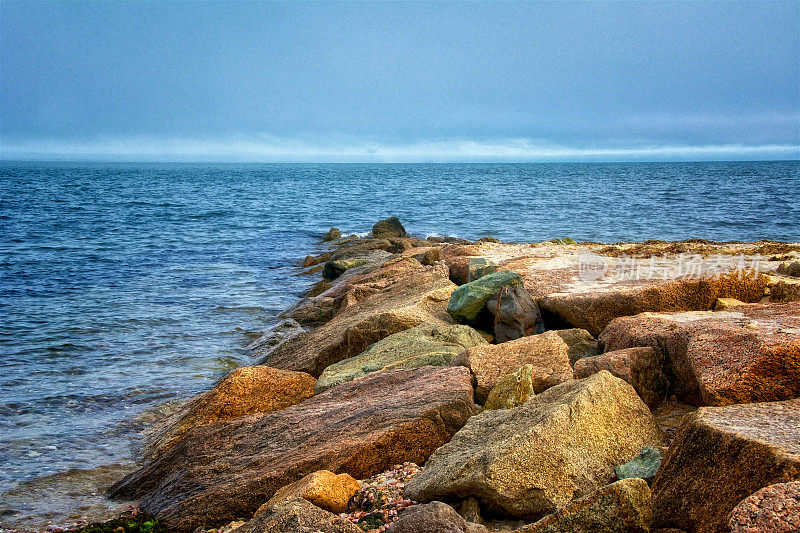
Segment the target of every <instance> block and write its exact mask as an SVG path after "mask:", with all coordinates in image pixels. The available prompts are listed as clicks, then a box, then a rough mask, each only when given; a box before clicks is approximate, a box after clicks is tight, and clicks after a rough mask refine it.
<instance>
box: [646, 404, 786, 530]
mask: <svg viewBox="0 0 800 533" xmlns="http://www.w3.org/2000/svg"><path fill="white" fill-rule="evenodd" d="M797 480H800V399H794V400H787V401H783V402H764V403H753V404H743V405H729V406H725V407H701V408H700V409H698V410H697V411H696V412H695V413H693V414H691V415H688V416H687V417H686V419H685V422H684V425H683V426H682V428H681V429H680V431H679V432H678V435H677V437H676V439H675V441H674V442H673V443H672V445H671V446H670V448H669V451H668V452H667V454H666V456H665V457H664V460H663V461H662V463H661V468H660V470H659V471H658V474H657V475H656V478H655V480H654V481H653V486H652V490H653V498H654V503H653V527H655V528H667V527H672V528H680V529H684V530H687V531H693V532H698V533H704V532H717V531H725V530H726V529H727V521H728V515H729V513H730V512H731V511H732V510H733V508H734V507H736V505H738V504H739V502H741V501H742V500H743V499H745V498H746V497H748V496H749V495H751V494H753V493H754V492H756V491H757V490H759V489H761V488H762V487H766V486H767V485H771V484H774V483H785V482H789V481H797Z"/></svg>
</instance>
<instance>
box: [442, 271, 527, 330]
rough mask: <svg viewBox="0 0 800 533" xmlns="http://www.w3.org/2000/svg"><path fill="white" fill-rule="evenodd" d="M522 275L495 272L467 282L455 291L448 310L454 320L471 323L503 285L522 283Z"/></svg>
mask: <svg viewBox="0 0 800 533" xmlns="http://www.w3.org/2000/svg"><path fill="white" fill-rule="evenodd" d="M520 284H521V281H520V276H519V274H516V273H514V272H495V273H494V274H487V275H486V276H483V277H482V278H480V279H478V280H475V281H471V282H470V283H465V284H464V285H462V286H460V287H458V288H457V289H456V290H454V291H453V294H452V296H451V297H450V302H449V303H448V304H447V312H448V313H449V314H450V316H451V317H453V319H454V320H456V321H459V322H466V323H470V322H473V321H475V320H476V319H477V318H478V315H479V314H480V313H481V312H482V311H483V310H484V309H485V307H486V302H487V301H489V298H491V297H492V296H493V295H494V294H497V293H498V292H499V291H500V289H502V288H503V287H507V286H511V285H520Z"/></svg>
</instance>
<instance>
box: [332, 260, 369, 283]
mask: <svg viewBox="0 0 800 533" xmlns="http://www.w3.org/2000/svg"><path fill="white" fill-rule="evenodd" d="M366 264H367V261H366V260H364V259H338V260H336V261H328V262H327V263H325V268H324V269H322V277H323V278H325V279H336V278H338V277H339V276H341V275H342V273H343V272H344V271H346V270H350V269H351V268H355V267H360V266H362V265H366Z"/></svg>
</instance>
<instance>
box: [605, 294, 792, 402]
mask: <svg viewBox="0 0 800 533" xmlns="http://www.w3.org/2000/svg"><path fill="white" fill-rule="evenodd" d="M600 340H601V343H602V344H603V345H604V346H605V348H606V350H608V351H613V350H618V349H622V348H629V347H633V346H652V347H653V348H655V349H657V350H659V351H661V352H662V353H663V354H664V355H665V367H666V369H667V374H668V377H669V378H670V381H672V390H673V391H674V392H675V394H676V396H677V397H678V399H681V400H684V401H686V402H689V403H694V404H696V405H703V404H705V405H729V404H734V403H750V402H763V401H776V400H785V399H788V398H795V397H797V396H800V302H794V303H787V304H769V305H757V304H753V305H747V306H742V307H737V308H735V309H734V310H732V311H713V312H711V311H709V312H689V313H674V314H669V313H644V314H642V315H638V316H635V317H624V318H618V319H616V320H614V321H613V322H612V323H611V324H609V326H608V328H606V330H605V331H604V332H603V334H602V335H601V336H600Z"/></svg>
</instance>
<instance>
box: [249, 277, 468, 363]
mask: <svg viewBox="0 0 800 533" xmlns="http://www.w3.org/2000/svg"><path fill="white" fill-rule="evenodd" d="M417 264H419V263H417ZM454 288H455V285H454V284H453V283H452V282H451V281H450V280H449V279H448V278H447V274H446V272H445V271H444V269H443V268H442V269H439V268H437V267H436V266H435V265H434V266H432V267H424V269H423V270H420V271H417V272H413V273H411V274H409V275H407V276H405V277H403V278H402V279H399V280H397V281H396V282H395V283H393V284H392V285H390V286H389V287H388V288H386V289H384V290H382V291H380V292H377V293H374V294H370V295H369V296H367V297H366V298H364V299H363V300H360V301H358V302H357V303H355V304H353V305H351V306H349V307H347V308H346V309H345V310H344V311H342V312H340V313H339V314H337V315H336V316H335V317H334V318H332V319H331V320H329V321H328V322H326V323H324V324H322V325H321V326H319V327H317V328H316V329H313V330H310V331H306V332H304V333H301V334H300V335H296V336H294V337H292V338H291V339H289V340H287V341H286V342H284V343H282V344H280V345H279V346H277V347H276V348H275V349H274V350H272V351H271V352H270V353H269V354H268V355H267V356H266V357H265V358H264V359H262V360H261V361H260V363H261V364H266V365H269V366H272V367H275V368H284V369H287V370H299V371H302V372H308V373H309V374H311V375H313V376H319V375H320V374H321V373H322V371H323V370H325V368H327V367H328V366H330V365H332V364H333V363H338V362H339V361H341V360H343V359H347V358H349V357H353V356H356V355H358V354H360V353H361V352H363V351H364V350H365V349H366V348H367V347H368V346H369V345H370V344H373V343H375V342H377V341H379V340H381V339H383V338H384V337H388V336H389V335H391V334H393V333H398V332H400V331H404V330H406V329H409V328H413V327H414V326H418V325H420V324H422V323H424V322H429V323H432V324H439V325H447V324H452V323H453V322H452V320H451V319H450V317H449V316H448V315H447V313H446V312H445V305H446V302H447V301H448V299H449V298H450V293H451V292H452V291H453V289H454Z"/></svg>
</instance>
